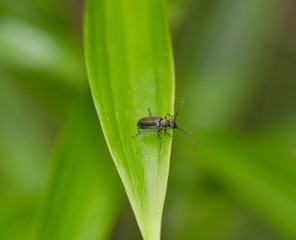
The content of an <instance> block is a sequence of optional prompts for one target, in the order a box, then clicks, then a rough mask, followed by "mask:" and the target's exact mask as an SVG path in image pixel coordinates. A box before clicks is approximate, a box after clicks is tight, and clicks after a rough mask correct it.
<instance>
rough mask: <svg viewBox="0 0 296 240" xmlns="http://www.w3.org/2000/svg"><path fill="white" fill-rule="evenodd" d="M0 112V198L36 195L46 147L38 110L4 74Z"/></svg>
mask: <svg viewBox="0 0 296 240" xmlns="http://www.w3.org/2000/svg"><path fill="white" fill-rule="evenodd" d="M0 109H1V117H0V132H1V134H0V177H1V181H0V194H5V195H9V194H15V193H17V194H19V193H26V194H28V193H30V194H32V193H36V191H38V190H39V189H40V187H41V186H43V183H44V180H45V173H46V162H47V161H46V160H47V154H48V151H49V146H50V143H49V140H48V134H47V133H46V130H47V129H46V128H45V127H44V126H43V125H42V120H41V119H40V116H39V109H38V108H37V107H36V103H35V102H32V101H31V100H30V99H29V98H28V96H26V95H25V94H24V93H23V92H22V91H21V90H20V89H19V88H18V87H17V86H16V85H15V84H14V81H13V79H11V78H9V77H8V76H6V75H4V74H2V75H1V81H0Z"/></svg>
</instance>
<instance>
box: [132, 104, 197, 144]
mask: <svg viewBox="0 0 296 240" xmlns="http://www.w3.org/2000/svg"><path fill="white" fill-rule="evenodd" d="M184 101H185V100H183V101H182V103H181V104H180V106H179V108H178V110H177V112H176V114H175V115H171V114H168V113H167V114H166V115H165V116H164V118H162V117H153V115H152V113H151V111H150V109H149V108H148V113H149V117H144V118H141V119H140V120H139V121H138V123H137V128H138V133H137V134H136V135H135V137H136V136H138V135H139V134H140V133H141V131H140V130H144V129H148V130H149V129H151V130H153V129H155V130H157V135H158V138H159V141H160V146H162V141H161V136H160V132H161V131H162V130H164V133H165V134H166V135H168V136H170V137H173V136H172V135H170V134H169V133H168V132H167V128H171V129H175V128H177V129H179V130H180V131H182V132H183V133H184V134H185V135H186V136H187V137H188V138H189V139H190V140H191V142H192V143H193V145H194V148H195V147H196V145H195V143H194V141H193V139H192V137H191V136H190V135H189V134H188V133H187V132H185V131H184V130H182V129H181V128H179V127H178V126H177V123H176V119H177V116H178V114H179V111H180V109H181V108H182V106H183V104H184Z"/></svg>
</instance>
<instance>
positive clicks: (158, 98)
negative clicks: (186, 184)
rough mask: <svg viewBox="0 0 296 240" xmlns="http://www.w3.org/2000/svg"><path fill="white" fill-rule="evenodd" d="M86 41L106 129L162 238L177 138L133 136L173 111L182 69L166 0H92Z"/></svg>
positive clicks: (150, 228) (145, 226)
mask: <svg viewBox="0 0 296 240" xmlns="http://www.w3.org/2000/svg"><path fill="white" fill-rule="evenodd" d="M85 49H86V60H87V68H88V75H89V80H90V84H91V89H92V93H93V97H94V101H95V105H96V108H97V112H98V115H99V118H100V121H101V124H102V128H103V132H104V135H105V138H106V141H107V144H108V147H109V150H110V152H111V155H112V157H113V160H114V162H115V165H116V167H117V170H118V172H119V175H120V177H121V180H122V182H123V184H124V186H125V189H126V192H127V195H128V197H129V200H130V202H131V205H132V208H133V211H134V213H135V215H136V219H137V222H138V225H139V227H140V230H141V232H142V235H143V237H144V239H146V240H148V239H153V240H155V239H159V238H160V226H161V216H162V209H163V204H164V198H165V193H166V187H167V179H168V172H169V159H170V150H171V139H170V138H169V137H165V136H163V137H162V141H163V148H160V143H159V139H158V137H157V134H145V135H140V136H138V137H137V138H132V137H131V136H133V135H135V134H136V133H137V130H136V123H137V120H138V119H139V118H141V117H145V116H148V112H147V109H148V108H150V109H151V111H152V112H153V114H154V115H155V116H164V114H165V113H173V104H174V76H173V62H172V53H171V47H170V41H169V34H168V24H167V19H166V12H165V5H164V1H159V0H144V1H140V2H139V1H137V0H127V1H117V0H102V1H97V0H89V1H87V6H86V11H85Z"/></svg>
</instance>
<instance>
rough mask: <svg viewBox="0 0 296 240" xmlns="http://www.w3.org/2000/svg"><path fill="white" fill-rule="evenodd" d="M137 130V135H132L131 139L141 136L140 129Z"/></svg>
mask: <svg viewBox="0 0 296 240" xmlns="http://www.w3.org/2000/svg"><path fill="white" fill-rule="evenodd" d="M137 130H138V132H137V134H136V135H134V136H132V137H137V136H138V135H139V134H141V132H140V129H139V128H137Z"/></svg>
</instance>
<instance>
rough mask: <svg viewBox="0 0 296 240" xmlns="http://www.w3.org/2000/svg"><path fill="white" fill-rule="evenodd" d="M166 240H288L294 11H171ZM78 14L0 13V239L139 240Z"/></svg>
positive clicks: (196, 6)
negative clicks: (172, 84) (172, 118)
mask: <svg viewBox="0 0 296 240" xmlns="http://www.w3.org/2000/svg"><path fill="white" fill-rule="evenodd" d="M168 9H169V20H170V26H171V35H172V42H173V49H174V57H175V59H174V61H175V69H176V89H177V93H176V94H177V98H176V99H177V100H176V105H178V104H179V103H180V102H181V100H182V99H183V98H184V96H188V97H187V100H186V103H185V104H184V107H183V109H182V110H181V113H180V117H179V119H178V120H179V125H180V127H181V128H183V129H185V130H186V131H188V132H189V133H190V134H191V135H192V136H193V137H194V139H195V140H196V142H197V149H196V150H194V149H193V147H192V146H191V145H190V141H188V139H187V138H186V137H185V136H184V135H183V134H182V133H181V132H180V133H179V132H176V133H175V134H176V137H175V140H174V143H173V152H172V160H171V170H170V178H169V185H168V193H167V198H166V204H165V209H164V216H163V227H162V239H170V240H171V239H172V240H175V239H176V240H177V239H203V240H206V239H209V240H212V239H213V240H215V239H217V240H222V239H223V240H224V239H225V240H226V239H228V240H229V239H260V240H261V239H296V80H295V78H296V26H295V22H296V14H295V13H296V4H295V1H293V0H249V1H237V0H212V1H207V0H172V1H169V2H168ZM82 12H83V2H82V1H78V0H72V1H69V0H63V1H52V0H44V1H37V0H28V1H23V0H13V1H4V0H3V1H1V2H0V79H1V80H0V110H1V115H0V239H9V240H14V239H141V236H140V233H139V231H138V227H137V225H136V222H135V219H134V216H133V213H132V211H131V209H130V206H129V203H128V201H127V198H126V196H125V194H124V191H123V187H122V185H121V183H120V180H119V177H118V176H117V173H116V171H115V167H114V166H113V165H114V164H113V162H112V160H111V158H110V156H109V153H108V150H107V148H106V146H105V144H104V140H103V137H102V133H101V130H100V128H99V122H98V120H97V117H96V113H95V110H94V107H93V103H92V101H91V99H90V91H89V86H88V83H87V77H86V71H85V64H84V53H83V47H82V45H83V43H82V17H83V16H82Z"/></svg>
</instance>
